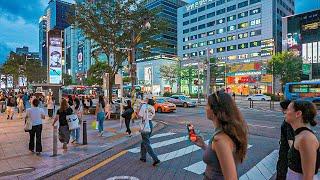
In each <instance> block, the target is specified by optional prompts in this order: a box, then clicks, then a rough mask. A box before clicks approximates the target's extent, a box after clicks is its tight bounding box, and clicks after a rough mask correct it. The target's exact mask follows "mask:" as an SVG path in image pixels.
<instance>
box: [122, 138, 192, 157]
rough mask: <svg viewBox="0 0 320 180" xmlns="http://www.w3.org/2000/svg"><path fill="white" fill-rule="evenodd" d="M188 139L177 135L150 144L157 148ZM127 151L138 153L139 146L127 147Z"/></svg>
mask: <svg viewBox="0 0 320 180" xmlns="http://www.w3.org/2000/svg"><path fill="white" fill-rule="evenodd" d="M188 139H189V136H182V137H178V138H174V139H169V140H167V141H161V142H157V143H154V144H151V147H152V148H153V149H155V148H159V147H163V146H168V145H171V144H175V143H178V142H182V141H186V140H188ZM128 151H129V152H131V153H139V152H140V148H139V147H136V148H133V149H129V150H128Z"/></svg>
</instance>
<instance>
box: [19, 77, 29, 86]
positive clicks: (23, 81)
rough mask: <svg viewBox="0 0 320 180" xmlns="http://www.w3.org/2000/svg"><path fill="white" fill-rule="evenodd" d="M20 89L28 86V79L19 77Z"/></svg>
mask: <svg viewBox="0 0 320 180" xmlns="http://www.w3.org/2000/svg"><path fill="white" fill-rule="evenodd" d="M18 80H19V87H26V86H27V77H19V79H18Z"/></svg>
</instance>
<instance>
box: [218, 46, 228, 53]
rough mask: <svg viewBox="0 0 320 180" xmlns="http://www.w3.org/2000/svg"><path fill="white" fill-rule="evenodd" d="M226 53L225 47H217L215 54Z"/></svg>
mask: <svg viewBox="0 0 320 180" xmlns="http://www.w3.org/2000/svg"><path fill="white" fill-rule="evenodd" d="M225 51H226V47H219V48H217V52H218V53H220V52H225Z"/></svg>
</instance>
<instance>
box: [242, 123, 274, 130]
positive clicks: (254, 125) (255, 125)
mask: <svg viewBox="0 0 320 180" xmlns="http://www.w3.org/2000/svg"><path fill="white" fill-rule="evenodd" d="M248 125H249V126H253V127H261V128H269V129H274V128H276V127H273V126H263V125H258V124H248Z"/></svg>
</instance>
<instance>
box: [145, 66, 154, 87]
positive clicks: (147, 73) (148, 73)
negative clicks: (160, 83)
mask: <svg viewBox="0 0 320 180" xmlns="http://www.w3.org/2000/svg"><path fill="white" fill-rule="evenodd" d="M144 80H145V82H146V84H151V81H152V67H145V68H144Z"/></svg>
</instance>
